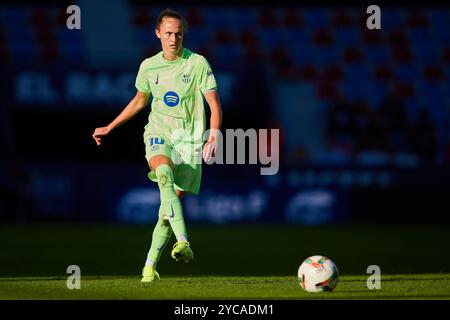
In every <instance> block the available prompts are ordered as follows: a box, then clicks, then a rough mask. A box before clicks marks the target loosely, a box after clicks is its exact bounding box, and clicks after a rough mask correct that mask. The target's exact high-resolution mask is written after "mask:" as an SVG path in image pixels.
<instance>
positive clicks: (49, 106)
mask: <svg viewBox="0 0 450 320" xmlns="http://www.w3.org/2000/svg"><path fill="white" fill-rule="evenodd" d="M70 4H77V5H79V6H80V8H81V30H69V29H67V28H66V20H67V18H68V17H69V14H67V13H66V8H67V6H68V5H70ZM166 7H171V8H173V9H175V10H178V11H179V12H180V13H182V14H183V15H185V17H186V18H187V20H188V22H189V25H190V29H189V32H188V33H187V34H186V38H185V47H186V48H189V49H191V50H193V51H194V52H198V53H201V54H203V55H204V56H205V57H206V58H207V59H208V60H209V62H210V64H211V66H212V68H213V70H214V73H215V75H216V78H217V80H218V85H219V93H220V96H221V101H222V107H223V114H224V118H223V129H227V128H228V129H237V128H242V129H244V130H246V129H250V128H254V129H263V128H267V129H271V128H272V129H279V130H280V136H281V139H280V144H279V147H280V169H279V172H278V174H277V175H274V176H261V175H260V174H259V170H260V165H212V166H208V165H204V166H203V168H204V175H203V183H202V189H201V194H200V195H199V196H197V197H196V196H188V197H186V198H185V200H184V208H185V215H186V220H187V226H188V230H191V231H190V232H191V238H192V242H193V246H194V248H196V250H197V251H196V254H198V257H199V259H198V260H197V261H198V262H197V263H196V264H193V265H192V266H188V267H186V268H187V269H186V270H188V272H189V273H194V274H195V273H198V274H237V275H238V274H241V273H244V274H252V273H253V274H289V273H292V274H293V275H295V272H296V268H297V267H298V265H299V264H300V262H301V261H302V260H303V259H304V258H306V256H307V255H311V254H323V255H329V256H330V257H332V258H333V259H335V260H337V263H338V265H339V267H340V269H341V270H343V272H344V273H350V274H364V273H365V267H367V266H368V265H369V264H379V265H380V266H381V269H382V271H383V270H385V271H386V272H390V273H395V272H406V273H408V272H413V273H414V272H415V273H427V272H448V271H449V270H450V266H449V258H448V254H447V253H448V244H449V243H450V241H449V237H448V235H449V232H448V231H449V229H448V226H449V221H450V218H449V213H450V202H449V196H450V130H449V128H450V126H449V125H450V123H449V122H450V118H449V115H450V28H449V27H448V26H449V21H450V8H449V7H447V6H439V5H435V4H430V5H428V6H427V5H425V4H415V3H413V4H409V5H405V4H399V5H383V4H380V7H381V17H382V18H381V30H369V29H367V28H366V20H367V18H368V17H369V14H367V13H366V9H367V5H365V4H358V3H349V4H348V5H343V4H339V5H332V4H331V3H327V2H323V3H321V2H317V3H315V4H314V3H312V2H305V3H300V2H299V3H298V4H294V3H291V2H289V3H287V2H280V3H279V4H278V5H276V6H269V5H262V4H254V3H244V4H241V5H236V6H232V5H226V4H215V5H213V4H207V3H196V2H180V5H178V4H173V3H162V2H153V1H137V0H128V1H126V0H123V1H107V2H106V1H103V2H102V1H73V2H70V3H69V2H64V1H62V2H59V3H54V2H49V1H42V2H40V4H37V3H33V2H27V1H19V2H17V1H9V2H8V1H6V2H2V5H1V7H0V56H1V62H2V63H1V70H2V76H3V80H2V86H1V96H0V97H1V109H0V111H1V114H0V128H1V131H0V137H1V140H0V150H1V153H0V155H1V156H0V230H2V231H1V233H0V239H1V241H0V248H2V254H1V255H0V276H16V275H17V276H18V275H21V276H24V275H55V274H59V275H64V274H65V267H66V266H67V265H69V264H79V265H80V266H81V267H82V269H83V267H84V268H85V269H83V270H86V272H87V273H88V274H89V273H90V274H137V275H138V274H139V272H140V268H141V265H142V264H143V262H144V260H145V255H146V252H147V250H148V246H149V244H150V238H151V232H152V230H153V224H154V222H155V221H156V220H155V218H156V212H157V209H158V201H159V198H158V193H157V188H156V184H154V183H151V182H150V181H149V180H148V179H147V177H146V174H147V164H146V162H145V159H144V144H143V141H142V134H143V127H144V125H145V124H146V121H147V116H148V112H149V110H150V107H147V108H146V109H145V111H143V112H142V113H140V114H139V115H138V116H137V117H136V118H134V119H133V120H131V121H130V122H129V123H127V124H125V125H123V126H122V127H120V128H118V129H117V130H115V131H114V132H113V133H112V134H111V135H110V136H109V137H108V138H107V139H106V140H105V144H104V145H103V146H102V147H100V148H98V147H96V146H95V143H94V140H93V139H92V137H91V135H92V133H93V131H94V129H95V128H96V127H98V126H104V125H107V124H108V123H109V122H110V121H111V120H113V119H114V117H115V116H117V115H118V113H119V112H120V111H121V110H122V109H123V108H124V106H125V105H126V103H127V102H128V101H129V100H130V99H131V98H132V97H133V96H134V93H135V88H134V80H135V76H136V73H137V70H138V67H139V63H140V62H141V61H142V60H143V59H145V58H146V57H149V56H151V55H153V54H155V53H157V52H158V51H159V50H160V44H159V42H158V40H157V38H156V37H155V36H154V33H153V29H154V23H155V19H156V17H157V14H158V13H159V12H160V11H161V10H162V9H164V8H166ZM208 114H209V113H208V109H207V118H208V120H209V117H208ZM117 252H120V256H118V255H117ZM224 252H225V253H224ZM166 256H168V254H166ZM433 256H434V257H436V256H439V257H441V258H442V261H441V263H439V264H430V263H428V262H426V259H427V258H429V257H433ZM221 257H222V258H221ZM164 259H165V260H163V261H162V262H161V264H162V265H164V267H163V268H165V270H167V271H166V272H169V273H173V274H180V275H181V274H183V272H185V271H184V270H183V268H182V266H179V265H176V264H174V263H172V262H170V261H169V258H168V257H165V258H164ZM358 259H360V260H358ZM355 260H356V262H355ZM399 260H400V261H407V266H406V267H405V265H404V264H403V263H401V262H399ZM261 264H263V266H261ZM383 268H384V269H383Z"/></svg>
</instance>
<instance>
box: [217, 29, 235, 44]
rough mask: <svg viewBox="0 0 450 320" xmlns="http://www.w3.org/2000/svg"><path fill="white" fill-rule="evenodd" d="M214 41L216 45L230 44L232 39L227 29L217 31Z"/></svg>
mask: <svg viewBox="0 0 450 320" xmlns="http://www.w3.org/2000/svg"><path fill="white" fill-rule="evenodd" d="M214 41H215V42H216V43H218V44H227V43H230V42H232V41H233V39H232V36H231V34H230V32H228V30H227V29H219V30H217V31H216V33H215V35H214Z"/></svg>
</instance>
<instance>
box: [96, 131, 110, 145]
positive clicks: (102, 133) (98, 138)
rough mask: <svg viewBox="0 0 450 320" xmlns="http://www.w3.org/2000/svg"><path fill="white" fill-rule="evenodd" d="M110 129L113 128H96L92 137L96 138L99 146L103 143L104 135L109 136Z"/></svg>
mask: <svg viewBox="0 0 450 320" xmlns="http://www.w3.org/2000/svg"><path fill="white" fill-rule="evenodd" d="M110 131H111V130H110V129H109V127H101V128H96V129H95V131H94V134H93V135H92V137H93V138H94V140H95V143H97V145H98V146H99V145H101V144H102V137H104V136H107V135H108V134H109V132H110Z"/></svg>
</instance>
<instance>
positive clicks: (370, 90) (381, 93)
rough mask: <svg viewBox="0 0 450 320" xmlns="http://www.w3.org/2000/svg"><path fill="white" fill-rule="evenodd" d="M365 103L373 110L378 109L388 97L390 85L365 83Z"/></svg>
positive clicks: (388, 83)
mask: <svg viewBox="0 0 450 320" xmlns="http://www.w3.org/2000/svg"><path fill="white" fill-rule="evenodd" d="M366 84H367V85H366V90H367V91H366V92H367V98H366V101H367V102H368V103H369V104H370V105H371V106H374V107H375V108H377V107H379V106H380V105H381V104H382V103H383V102H384V101H385V100H386V99H387V97H388V95H389V92H390V89H391V84H390V82H387V81H381V80H376V79H374V80H368V81H367V82H366Z"/></svg>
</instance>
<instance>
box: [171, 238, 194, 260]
mask: <svg viewBox="0 0 450 320" xmlns="http://www.w3.org/2000/svg"><path fill="white" fill-rule="evenodd" d="M171 255H172V258H174V259H175V260H176V261H180V260H181V261H184V262H186V263H187V262H190V261H192V260H194V253H193V252H192V249H191V247H190V245H189V242H187V241H178V242H177V243H175V244H174V245H173V249H172V254H171Z"/></svg>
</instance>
